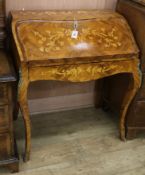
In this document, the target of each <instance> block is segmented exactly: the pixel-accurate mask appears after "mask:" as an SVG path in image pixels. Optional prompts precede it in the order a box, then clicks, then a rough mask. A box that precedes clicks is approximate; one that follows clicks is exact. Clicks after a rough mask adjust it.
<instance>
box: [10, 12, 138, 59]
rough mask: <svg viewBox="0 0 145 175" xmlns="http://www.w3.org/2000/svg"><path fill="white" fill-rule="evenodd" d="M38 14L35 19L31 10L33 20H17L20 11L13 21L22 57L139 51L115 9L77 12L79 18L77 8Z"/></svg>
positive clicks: (41, 57)
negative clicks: (110, 10) (100, 11)
mask: <svg viewBox="0 0 145 175" xmlns="http://www.w3.org/2000/svg"><path fill="white" fill-rule="evenodd" d="M21 13H24V14H25V15H26V16H28V15H29V14H30V12H20V15H22V14H21ZM34 13H35V18H34V19H33V12H31V14H32V16H30V20H28V19H27V18H26V19H25V20H22V21H20V20H18V19H17V18H18V14H17V13H16V14H15V15H14V17H15V18H16V19H15V21H14V22H13V25H14V26H13V29H14V30H15V31H14V33H15V34H16V35H15V37H16V38H17V44H18V45H19V46H21V47H20V49H19V53H20V52H21V53H20V54H21V55H22V56H21V58H22V57H23V59H24V60H26V59H29V61H32V60H40V59H42V60H48V59H50V60H56V59H63V58H80V57H90V56H91V57H92V56H94V57H97V56H106V55H107V56H108V55H113V56H117V55H130V54H132V53H134V52H135V53H138V49H137V47H136V44H135V41H134V38H133V36H132V33H131V30H130V28H129V27H128V24H127V23H126V21H125V19H124V18H123V17H122V16H120V15H119V14H116V13H114V12H106V13H105V12H104V11H103V12H102V13H100V15H99V13H98V12H97V11H93V12H89V11H76V16H77V18H76V16H75V11H73V12H72V11H70V12H69V11H64V12H63V11H61V12H58V13H56V12H55V11H54V12H53V11H50V12H49V11H44V12H38V13H36V12H34ZM52 13H53V15H52ZM59 13H60V14H61V15H62V17H58V19H57V18H56V19H55V15H56V14H57V16H58V14H59ZM24 14H23V16H25V15H24ZM71 14H72V15H73V16H71ZM79 15H80V16H79ZM42 16H43V18H42ZM47 16H48V19H46V17H47ZM50 16H52V20H50V18H49V17H50ZM83 16H84V18H83ZM99 16H100V17H99ZM36 17H37V18H36ZM59 18H60V19H59ZM61 18H62V19H63V20H61ZM36 19H37V20H36ZM75 22H77V26H76V28H75V27H74V26H75ZM73 31H78V35H77V37H76V38H72V32H73ZM27 61H28V60H27Z"/></svg>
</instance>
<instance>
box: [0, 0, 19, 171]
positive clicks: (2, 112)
mask: <svg viewBox="0 0 145 175" xmlns="http://www.w3.org/2000/svg"><path fill="white" fill-rule="evenodd" d="M5 31H6V25H5V6H4V1H2V0H0V166H6V167H8V168H9V169H10V170H11V171H12V172H18V169H19V168H18V155H17V150H16V143H15V140H14V129H13V128H14V126H13V119H14V111H15V106H16V90H15V89H16V75H15V71H14V67H13V64H12V58H11V57H10V56H9V54H8V50H7V49H6V32H5Z"/></svg>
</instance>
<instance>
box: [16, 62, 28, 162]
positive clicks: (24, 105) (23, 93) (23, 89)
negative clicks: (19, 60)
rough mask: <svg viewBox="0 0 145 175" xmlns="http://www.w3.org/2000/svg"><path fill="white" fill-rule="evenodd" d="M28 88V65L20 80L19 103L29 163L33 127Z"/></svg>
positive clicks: (23, 69) (24, 68)
mask: <svg viewBox="0 0 145 175" xmlns="http://www.w3.org/2000/svg"><path fill="white" fill-rule="evenodd" d="M28 86H29V80H28V68H27V66H26V65H23V67H22V70H21V73H20V80H19V89H18V101H19V105H20V109H21V113H22V117H23V119H24V124H25V155H24V161H28V160H29V159H30V150H31V125H30V117H29V108H28V99H27V91H28Z"/></svg>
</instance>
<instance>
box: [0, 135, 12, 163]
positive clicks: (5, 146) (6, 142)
mask: <svg viewBox="0 0 145 175" xmlns="http://www.w3.org/2000/svg"><path fill="white" fill-rule="evenodd" d="M11 148H12V142H11V138H10V135H9V133H5V134H0V160H5V159H8V158H9V157H10V156H11V155H12V150H11Z"/></svg>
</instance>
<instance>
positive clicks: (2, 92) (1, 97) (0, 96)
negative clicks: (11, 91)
mask: <svg viewBox="0 0 145 175" xmlns="http://www.w3.org/2000/svg"><path fill="white" fill-rule="evenodd" d="M7 103H8V86H7V84H0V105H4V104H7Z"/></svg>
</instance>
